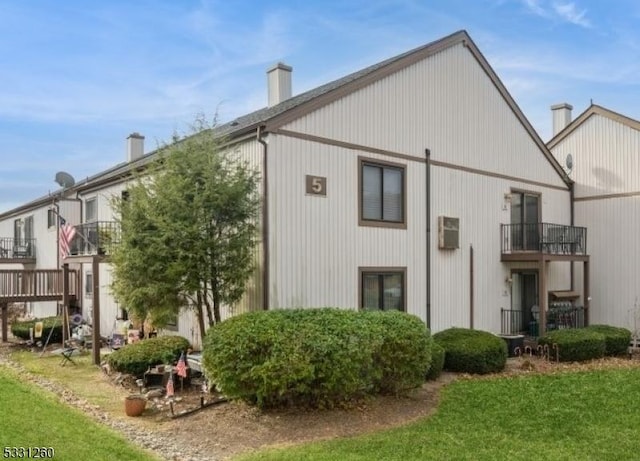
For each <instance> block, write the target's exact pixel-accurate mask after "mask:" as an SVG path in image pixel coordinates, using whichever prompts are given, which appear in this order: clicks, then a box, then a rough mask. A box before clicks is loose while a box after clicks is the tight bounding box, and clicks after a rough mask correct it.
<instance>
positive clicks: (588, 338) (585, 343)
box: [538, 328, 606, 362]
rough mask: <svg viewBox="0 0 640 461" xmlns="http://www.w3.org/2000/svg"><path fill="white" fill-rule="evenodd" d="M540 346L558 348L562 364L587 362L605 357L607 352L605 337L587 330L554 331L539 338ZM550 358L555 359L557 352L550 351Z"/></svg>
mask: <svg viewBox="0 0 640 461" xmlns="http://www.w3.org/2000/svg"><path fill="white" fill-rule="evenodd" d="M538 344H540V345H543V346H544V345H547V346H549V348H553V345H554V344H556V345H557V347H558V356H559V360H560V361H561V362H582V361H585V360H591V359H598V358H601V357H604V353H605V350H606V341H605V336H604V335H603V334H601V333H598V332H597V331H594V330H589V329H587V328H575V329H565V330H554V331H550V332H549V333H547V335H546V336H543V337H541V338H538ZM550 356H551V358H552V359H555V351H554V350H553V349H551V350H550Z"/></svg>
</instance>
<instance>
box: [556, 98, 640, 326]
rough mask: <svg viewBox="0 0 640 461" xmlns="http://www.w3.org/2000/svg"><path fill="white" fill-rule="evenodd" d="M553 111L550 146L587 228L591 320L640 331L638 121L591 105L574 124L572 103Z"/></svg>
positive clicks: (578, 216)
mask: <svg viewBox="0 0 640 461" xmlns="http://www.w3.org/2000/svg"><path fill="white" fill-rule="evenodd" d="M552 109H553V111H554V119H555V122H554V136H553V138H552V139H551V140H550V141H549V143H548V146H549V148H550V149H551V151H552V152H553V154H554V156H555V157H556V158H557V159H558V161H559V162H561V163H562V164H563V165H565V167H566V168H567V171H568V173H569V175H570V177H571V179H572V180H573V181H575V191H574V202H575V204H574V207H575V211H574V213H575V221H576V224H577V225H580V226H586V227H588V228H589V252H590V253H591V255H592V262H593V269H592V271H591V278H592V284H591V296H592V298H593V300H592V301H591V311H592V316H591V321H592V323H605V324H609V325H616V326H621V327H625V328H629V329H631V330H632V331H635V330H636V329H637V328H638V327H640V322H637V321H636V316H637V315H638V308H640V301H639V300H640V288H639V287H638V282H637V281H638V280H639V279H640V261H639V260H638V257H637V255H638V251H640V245H639V244H638V237H637V235H636V233H635V232H636V231H637V230H638V229H640V122H638V121H637V120H633V119H631V118H629V117H625V116H624V115H621V114H618V113H616V112H613V111H611V110H609V109H606V108H604V107H601V106H598V105H595V104H592V105H591V106H590V107H588V108H587V109H586V110H585V111H584V112H583V113H582V114H580V115H579V116H578V117H577V118H576V119H575V120H573V121H572V120H571V110H572V107H571V106H570V105H568V104H560V105H557V106H553V107H552ZM568 159H569V161H568V162H567V160H568ZM567 165H568V166H567ZM569 166H570V167H571V168H569Z"/></svg>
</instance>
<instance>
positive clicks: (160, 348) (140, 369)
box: [106, 336, 189, 377]
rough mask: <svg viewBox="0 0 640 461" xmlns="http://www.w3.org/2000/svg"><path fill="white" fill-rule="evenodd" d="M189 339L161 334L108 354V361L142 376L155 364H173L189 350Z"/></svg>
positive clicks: (113, 366) (115, 366)
mask: <svg viewBox="0 0 640 461" xmlns="http://www.w3.org/2000/svg"><path fill="white" fill-rule="evenodd" d="M188 347H189V341H187V340H186V339H185V338H183V337H182V336H159V337H157V338H149V339H143V340H142V341H140V342H137V343H133V344H127V345H126V346H123V347H121V348H120V349H118V350H117V351H113V352H112V353H111V354H109V355H108V356H107V359H106V360H107V363H108V364H109V366H110V367H111V368H112V369H113V370H115V371H120V372H122V373H128V374H131V375H135V376H137V377H142V376H143V375H144V372H145V371H147V370H148V369H149V367H153V366H155V365H158V364H161V363H166V364H172V363H174V362H175V361H176V360H178V358H180V354H181V353H182V352H184V351H186V350H187V348H188Z"/></svg>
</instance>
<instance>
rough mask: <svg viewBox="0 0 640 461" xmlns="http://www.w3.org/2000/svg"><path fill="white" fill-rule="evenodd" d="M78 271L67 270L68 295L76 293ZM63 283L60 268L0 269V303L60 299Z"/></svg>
mask: <svg viewBox="0 0 640 461" xmlns="http://www.w3.org/2000/svg"><path fill="white" fill-rule="evenodd" d="M79 286H80V280H79V273H78V271H75V270H70V271H69V296H70V298H74V297H76V296H77V295H78V287H79ZM63 294H64V285H63V277H62V270H61V269H37V270H0V304H4V303H15V302H37V301H62V297H63Z"/></svg>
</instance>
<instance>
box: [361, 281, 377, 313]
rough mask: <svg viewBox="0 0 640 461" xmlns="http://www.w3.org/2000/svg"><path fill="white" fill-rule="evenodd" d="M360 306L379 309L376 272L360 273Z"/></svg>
mask: <svg viewBox="0 0 640 461" xmlns="http://www.w3.org/2000/svg"><path fill="white" fill-rule="evenodd" d="M362 308H363V309H373V310H378V309H380V285H379V277H378V275H377V274H362Z"/></svg>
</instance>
